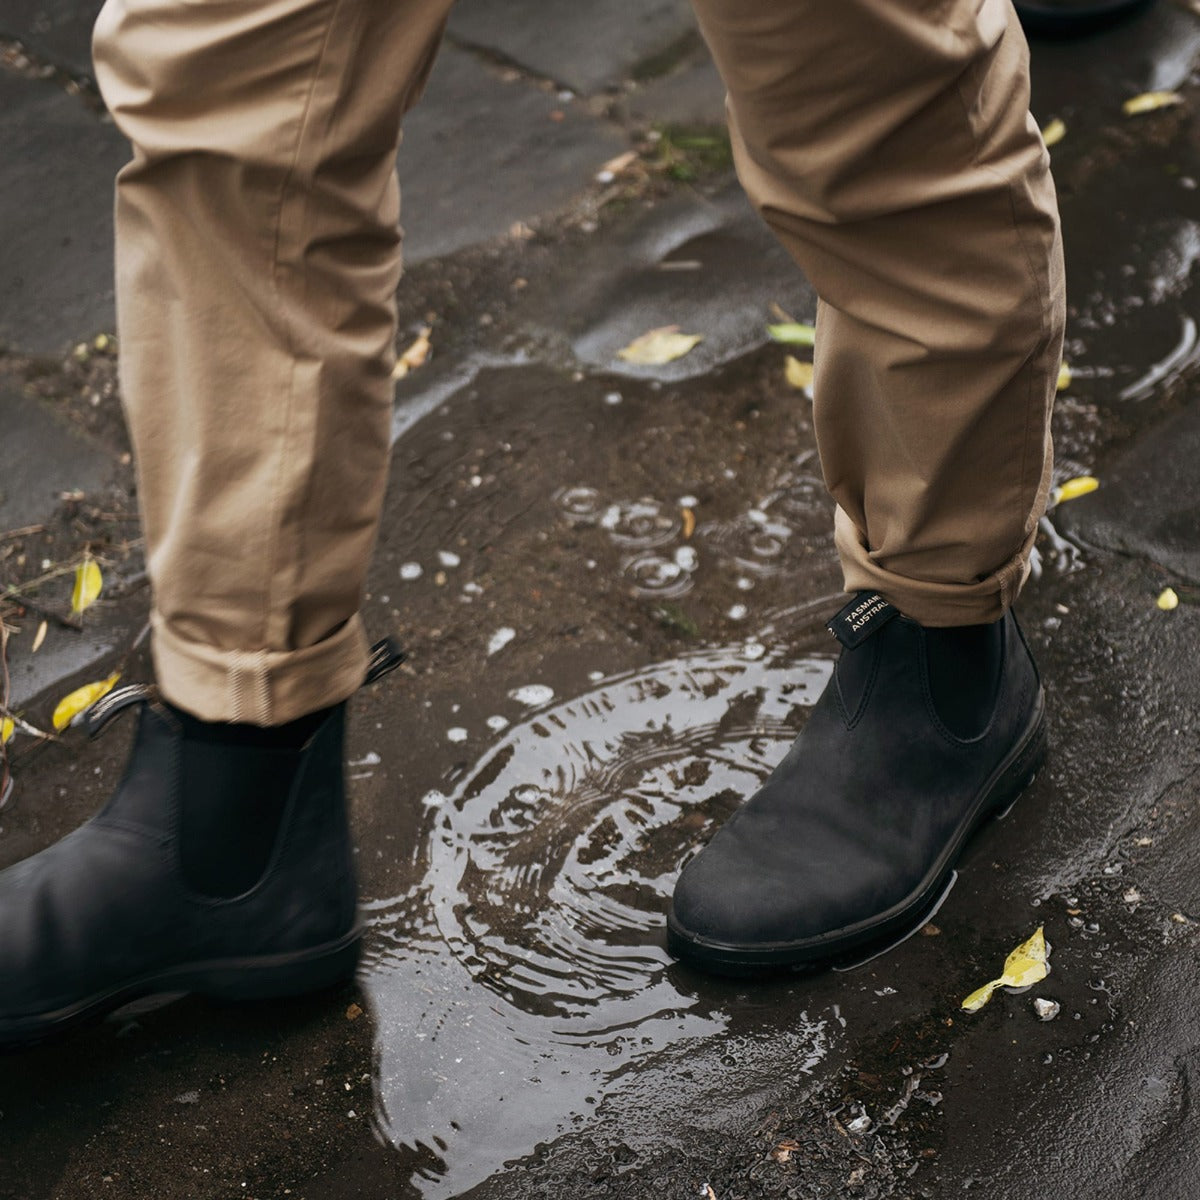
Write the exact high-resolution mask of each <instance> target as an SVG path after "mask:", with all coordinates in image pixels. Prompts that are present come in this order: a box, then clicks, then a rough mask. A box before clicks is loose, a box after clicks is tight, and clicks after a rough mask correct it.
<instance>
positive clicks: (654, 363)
mask: <svg viewBox="0 0 1200 1200" xmlns="http://www.w3.org/2000/svg"><path fill="white" fill-rule="evenodd" d="M702 341H704V335H703V334H700V333H680V332H679V326H678V325H663V326H661V327H660V328H658V329H651V330H648V331H647V332H646V333H643V334H642V335H641V337H637V338H634V339H633V341H632V342H630V343H629V345H628V346H626V347H625V348H624V349H622V350H618V351H617V357H618V358H620V359H624V361H625V362H627V363H633V364H635V365H636V366H642V367H658V366H662V365H663V364H664V363H669V362H674V360H675V359H677V358H682V357H683V356H684V355H685V354H687V353H688V351H689V350H691V349H692V348H693V347H694V346H696V345H698V344H699V343H700V342H702Z"/></svg>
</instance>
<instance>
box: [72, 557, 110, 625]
mask: <svg viewBox="0 0 1200 1200" xmlns="http://www.w3.org/2000/svg"><path fill="white" fill-rule="evenodd" d="M103 587H104V576H103V575H101V574H100V567H99V566H98V565H97V563H96V560H95V559H94V558H85V559H84V560H83V562H81V563H80V564H79V566H78V567H76V568H75V590H74V591H73V592H72V593H71V611H72V612H73V613H75V614H76V615H79V614H81V613H82V612H83V610H84V609H85V608H88V607H90V606H91V605H92V604H93V603H95V600H96V597H97V596H99V595H100V590H101V588H103Z"/></svg>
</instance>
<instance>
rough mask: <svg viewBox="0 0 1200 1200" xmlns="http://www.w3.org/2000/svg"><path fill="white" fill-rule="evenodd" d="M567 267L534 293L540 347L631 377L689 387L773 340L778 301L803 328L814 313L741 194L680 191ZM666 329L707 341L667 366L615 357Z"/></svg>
mask: <svg viewBox="0 0 1200 1200" xmlns="http://www.w3.org/2000/svg"><path fill="white" fill-rule="evenodd" d="M564 268H565V269H564V270H563V271H562V272H561V273H560V274H558V275H557V276H554V277H552V278H551V279H549V280H548V281H547V282H546V283H542V284H539V285H537V286H536V287H535V288H533V289H531V293H532V294H531V295H530V298H529V307H528V309H526V311H525V313H524V314H523V317H522V319H523V320H525V321H526V322H527V323H528V324H529V325H532V326H534V327H535V328H536V329H537V332H538V334H539V335H540V336H541V337H542V338H548V339H550V340H552V341H553V340H555V339H557V340H560V341H561V340H562V339H563V338H566V339H567V340H569V343H570V348H571V351H572V352H573V354H574V355H575V356H576V357H577V358H578V359H580V360H582V361H583V362H585V363H588V364H589V365H591V366H595V367H603V368H604V369H606V370H610V371H614V372H617V373H621V374H627V375H632V376H647V377H653V378H659V379H684V378H691V377H694V376H697V375H702V374H704V373H705V372H707V371H709V370H710V369H711V368H712V367H713V366H716V365H718V364H720V363H723V362H727V361H729V360H730V359H733V358H736V357H738V356H739V355H741V354H744V353H746V352H747V351H749V350H752V349H754V348H755V347H756V346H759V345H761V344H762V343H763V342H764V341H765V340H766V336H767V335H766V325H767V322H768V321H769V320H770V319H771V318H770V304H771V302H772V301H775V302H777V303H779V304H780V305H782V307H783V308H784V309H786V310H787V311H788V312H789V313H791V314H792V315H793V316H795V317H796V319H797V320H810V319H811V318H812V317H813V315H814V313H815V311H816V295H815V293H814V292H813V290H812V288H811V287H810V285H809V284H808V282H807V281H806V280H805V278H804V276H803V275H802V274H801V273H800V270H799V268H798V267H797V266H796V265H795V264H794V263H793V262H792V260H791V258H790V257H789V256H788V255H787V253H786V252H785V251H784V249H783V248H782V247H781V246H780V245H779V243H778V242H777V241H776V240H775V238H774V236H773V235H772V234H771V233H770V231H769V230H768V229H767V227H766V226H765V225H764V224H763V222H762V221H761V220H760V219H759V217H758V216H757V214H756V213H755V212H754V211H753V210H752V209H751V207H750V205H749V203H748V201H747V200H746V199H745V197H744V195H743V194H742V192H741V189H740V188H738V187H736V186H729V187H727V188H726V189H724V190H723V191H722V192H721V193H720V194H719V195H718V196H716V197H715V198H713V199H711V200H709V199H705V198H704V197H702V196H701V195H700V194H699V193H697V192H693V191H690V190H689V191H686V192H681V194H680V195H679V196H678V197H677V198H675V199H673V200H670V201H667V202H666V203H663V204H661V205H659V206H658V207H656V208H654V209H652V210H650V211H649V212H647V214H646V216H645V217H644V218H643V219H642V220H641V221H638V222H633V223H622V224H621V225H620V227H619V228H617V229H615V230H614V231H613V232H611V233H604V232H602V233H600V234H598V235H597V237H596V239H595V240H594V242H593V243H592V246H591V248H590V249H589V250H587V251H585V252H583V253H582V254H579V255H577V256H575V257H574V258H573V259H572V261H571V262H570V263H569V264H564ZM663 325H679V326H681V328H682V330H683V331H684V332H686V333H699V334H703V335H704V341H702V342H701V343H700V344H699V345H698V346H697V347H696V348H695V349H694V350H692V351H691V352H690V353H688V354H687V355H685V356H684V357H683V358H680V359H677V360H676V361H674V362H672V363H668V364H666V365H664V366H660V367H637V366H632V365H630V364H627V363H625V362H623V361H621V360H620V359H618V358H617V357H616V353H617V351H618V350H619V349H621V347H623V346H625V345H627V344H628V343H629V342H631V341H632V340H633V339H634V338H635V337H638V336H639V335H640V334H642V333H645V332H646V331H647V330H649V329H654V328H658V327H659V326H663Z"/></svg>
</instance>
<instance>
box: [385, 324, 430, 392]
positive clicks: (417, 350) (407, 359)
mask: <svg viewBox="0 0 1200 1200" xmlns="http://www.w3.org/2000/svg"><path fill="white" fill-rule="evenodd" d="M431 333H433V330H432V329H431V328H430V327H429V326H428V325H426V326H424V328H422V330H421V332H420V333H419V334H417V338H416V341H414V342H413V343H412V345H410V346H409V348H408V349H407V350H405V351H404V353H403V354H401V355H400V357H399V358H398V359H396V365H395V367H393V368H392V378H393V379H403V378H404V377H405V375H407V374H408V373H409V371H412V370H414V369H415V368H417V367H423V366H424V365H425V363H426V361H427V360H428V358H429V352H430V350H431V349H432V348H433V343H432V342H430V340H429V335H430V334H431Z"/></svg>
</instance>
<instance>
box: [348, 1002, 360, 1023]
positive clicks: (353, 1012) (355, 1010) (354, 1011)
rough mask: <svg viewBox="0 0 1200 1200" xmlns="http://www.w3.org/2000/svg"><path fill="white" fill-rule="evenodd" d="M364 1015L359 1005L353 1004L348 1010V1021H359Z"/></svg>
mask: <svg viewBox="0 0 1200 1200" xmlns="http://www.w3.org/2000/svg"><path fill="white" fill-rule="evenodd" d="M362 1015H363V1010H362V1009H361V1008H359V1006H358V1005H357V1004H351V1005H350V1007H349V1008H348V1009H346V1020H347V1021H357V1020H358V1018H359V1017H361V1016H362Z"/></svg>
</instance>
